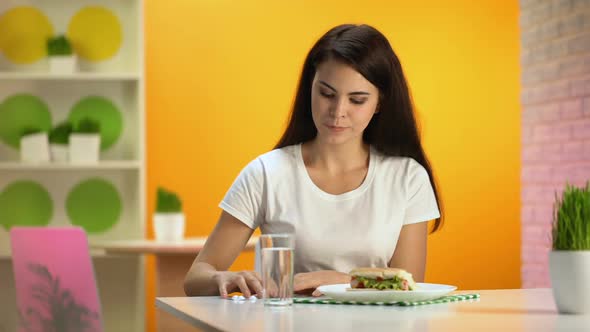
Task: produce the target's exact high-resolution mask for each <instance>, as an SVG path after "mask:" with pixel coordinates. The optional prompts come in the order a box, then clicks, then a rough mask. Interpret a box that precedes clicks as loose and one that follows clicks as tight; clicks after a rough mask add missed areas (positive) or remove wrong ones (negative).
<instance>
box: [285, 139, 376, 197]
mask: <svg viewBox="0 0 590 332" xmlns="http://www.w3.org/2000/svg"><path fill="white" fill-rule="evenodd" d="M295 150H296V154H297V166H298V167H297V168H298V170H299V172H301V173H302V175H303V179H304V181H305V182H306V184H307V186H308V187H310V188H311V189H312V190H313V191H314V192H316V193H317V194H318V195H320V196H321V197H323V198H325V199H327V200H332V201H341V200H346V199H351V198H355V197H357V196H359V195H361V194H363V193H364V192H365V191H366V190H367V188H368V187H369V185H370V184H371V182H372V181H373V177H374V173H375V164H376V161H375V154H376V151H375V150H374V149H373V147H372V146H370V147H369V169H368V170H367V176H365V179H364V180H363V183H361V185H360V186H358V187H357V188H356V189H353V190H351V191H347V192H345V193H342V194H337V195H336V194H330V193H327V192H325V191H323V190H322V189H320V188H319V187H318V186H317V185H316V184H315V183H314V182H313V180H312V179H311V177H310V176H309V173H308V172H307V168H306V167H305V162H304V161H303V152H302V144H298V145H297V146H296V147H295Z"/></svg>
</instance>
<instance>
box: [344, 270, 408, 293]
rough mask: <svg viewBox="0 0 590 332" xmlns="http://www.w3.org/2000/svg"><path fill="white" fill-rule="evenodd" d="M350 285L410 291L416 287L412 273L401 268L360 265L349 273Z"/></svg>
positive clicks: (353, 286) (356, 287)
mask: <svg viewBox="0 0 590 332" xmlns="http://www.w3.org/2000/svg"><path fill="white" fill-rule="evenodd" d="M349 275H350V277H351V279H350V287H351V288H353V289H358V288H372V289H378V290H402V291H411V290H415V289H416V283H415V282H414V278H412V274H411V273H409V272H407V271H406V270H403V269H397V268H390V267H388V268H378V267H361V268H358V269H354V270H352V271H350V273H349Z"/></svg>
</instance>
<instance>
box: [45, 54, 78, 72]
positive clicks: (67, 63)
mask: <svg viewBox="0 0 590 332" xmlns="http://www.w3.org/2000/svg"><path fill="white" fill-rule="evenodd" d="M77 62H78V61H77V58H76V56H75V55H66V56H51V57H49V71H50V72H51V73H53V74H72V73H74V72H75V71H76V67H77Z"/></svg>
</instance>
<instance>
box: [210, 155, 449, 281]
mask: <svg viewBox="0 0 590 332" xmlns="http://www.w3.org/2000/svg"><path fill="white" fill-rule="evenodd" d="M369 156H370V157H369V170H368V172H367V176H366V178H365V180H364V181H363V183H362V184H361V185H360V186H359V187H358V188H356V189H354V190H352V191H349V192H346V193H344V194H340V195H332V194H329V193H326V192H324V191H322V190H321V189H320V188H318V187H317V186H316V185H315V184H314V183H313V181H312V180H311V178H310V177H309V174H308V173H307V169H306V168H305V164H304V163H303V157H302V154H301V145H300V144H298V145H292V146H287V147H284V148H281V149H276V150H273V151H270V152H267V153H265V154H263V155H261V156H259V157H258V158H256V159H255V160H253V161H252V162H250V163H249V164H248V165H247V166H246V167H245V168H244V169H243V170H242V171H241V173H240V174H239V176H238V177H237V179H236V180H235V181H234V183H233V184H232V186H231V187H230V188H229V190H228V192H227V193H226V195H225V197H224V198H223V200H222V201H221V203H220V204H219V206H220V207H221V208H222V209H223V210H225V211H226V212H228V213H229V214H231V215H232V216H234V217H236V218H237V219H239V220H240V221H241V222H243V223H244V224H246V225H247V226H248V227H250V228H252V229H256V228H257V227H260V228H261V231H262V233H263V234H266V233H282V232H294V233H295V263H294V264H295V273H299V272H309V271H317V270H336V271H340V272H344V273H348V272H349V271H350V270H352V269H353V268H356V267H386V266H387V264H388V263H389V260H390V259H391V256H392V255H393V252H394V250H395V246H396V243H397V240H398V237H399V234H400V230H401V228H402V226H403V225H407V224H412V223H418V222H423V221H428V220H432V219H436V218H438V217H439V216H440V214H439V210H438V206H437V203H436V199H435V196H434V191H433V190H432V186H431V185H430V182H429V177H428V173H427V172H426V170H425V169H424V167H422V165H420V164H419V163H418V162H416V161H415V160H414V159H412V158H407V157H390V156H385V155H383V154H381V153H379V152H378V151H377V150H375V149H373V148H371V149H370V153H369Z"/></svg>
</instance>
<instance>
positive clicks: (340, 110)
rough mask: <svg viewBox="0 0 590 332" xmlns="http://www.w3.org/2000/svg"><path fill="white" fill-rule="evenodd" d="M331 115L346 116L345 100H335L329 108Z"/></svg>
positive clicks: (336, 116)
mask: <svg viewBox="0 0 590 332" xmlns="http://www.w3.org/2000/svg"><path fill="white" fill-rule="evenodd" d="M331 115H332V116H333V117H335V118H343V117H345V116H346V102H344V101H342V100H336V101H335V102H334V105H332V108H331Z"/></svg>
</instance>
